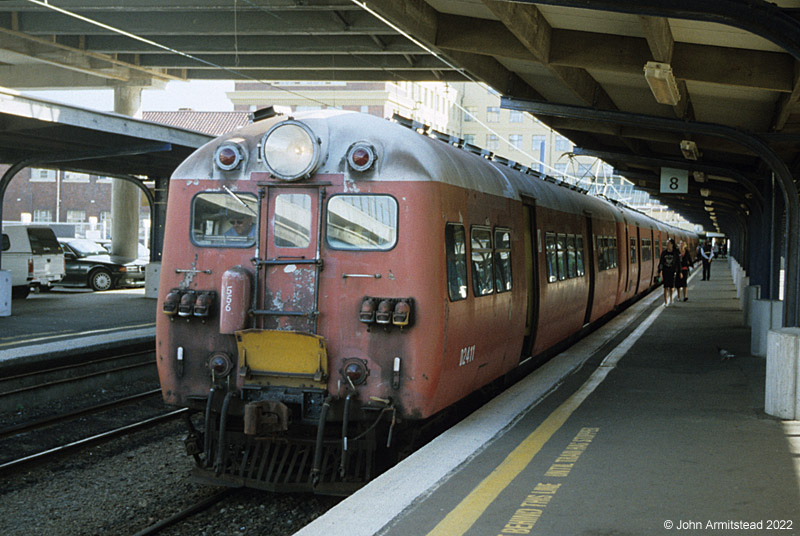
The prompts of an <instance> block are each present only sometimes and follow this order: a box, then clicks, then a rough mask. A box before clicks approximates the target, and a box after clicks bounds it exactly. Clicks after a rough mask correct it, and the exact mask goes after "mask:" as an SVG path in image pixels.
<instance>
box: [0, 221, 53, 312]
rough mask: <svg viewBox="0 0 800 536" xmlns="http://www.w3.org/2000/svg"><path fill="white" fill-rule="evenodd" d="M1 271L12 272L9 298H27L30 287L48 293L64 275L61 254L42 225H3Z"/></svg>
mask: <svg viewBox="0 0 800 536" xmlns="http://www.w3.org/2000/svg"><path fill="white" fill-rule="evenodd" d="M2 235H3V236H2V240H3V244H2V246H3V252H2V257H0V263H1V264H0V267H1V268H2V269H3V270H10V271H11V296H12V298H15V299H16V298H26V297H28V294H29V293H30V289H31V287H41V288H46V289H49V288H50V287H51V286H52V285H53V283H55V282H57V281H60V280H61V279H62V278H63V277H64V274H65V273H66V272H65V271H64V252H63V250H62V249H61V246H60V245H59V243H58V239H57V238H56V235H55V233H54V232H53V230H52V229H51V228H50V227H47V226H44V225H15V224H10V225H9V224H6V225H4V226H3V233H2Z"/></svg>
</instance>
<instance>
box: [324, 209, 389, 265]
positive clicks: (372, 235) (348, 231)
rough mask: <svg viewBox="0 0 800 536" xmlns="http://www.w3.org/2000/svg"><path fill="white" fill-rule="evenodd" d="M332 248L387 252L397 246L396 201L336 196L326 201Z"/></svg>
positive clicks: (328, 236)
mask: <svg viewBox="0 0 800 536" xmlns="http://www.w3.org/2000/svg"><path fill="white" fill-rule="evenodd" d="M327 223H328V225H327V239H328V245H329V246H330V247H331V248H332V249H347V250H361V251H364V250H371V251H386V250H389V249H392V248H393V247H394V246H395V244H396V243H397V201H396V200H395V198H393V197H391V196H388V195H335V196H333V197H331V199H330V201H328V219H327Z"/></svg>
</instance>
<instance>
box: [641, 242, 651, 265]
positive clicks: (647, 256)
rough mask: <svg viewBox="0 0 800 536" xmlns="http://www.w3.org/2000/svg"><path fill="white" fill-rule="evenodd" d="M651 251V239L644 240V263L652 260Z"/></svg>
mask: <svg viewBox="0 0 800 536" xmlns="http://www.w3.org/2000/svg"><path fill="white" fill-rule="evenodd" d="M651 249H652V246H651V240H650V239H649V238H642V262H647V261H649V260H650V259H651V258H652V255H651Z"/></svg>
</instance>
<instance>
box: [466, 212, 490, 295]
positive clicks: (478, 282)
mask: <svg viewBox="0 0 800 536" xmlns="http://www.w3.org/2000/svg"><path fill="white" fill-rule="evenodd" d="M471 239H472V240H471V246H472V292H474V293H475V295H476V296H486V295H487V294H491V293H492V292H494V282H493V280H492V278H493V275H492V232H491V231H490V230H489V229H486V228H483V227H473V229H472V235H471Z"/></svg>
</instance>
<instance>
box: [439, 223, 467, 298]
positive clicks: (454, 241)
mask: <svg viewBox="0 0 800 536" xmlns="http://www.w3.org/2000/svg"><path fill="white" fill-rule="evenodd" d="M444 244H445V248H446V251H445V259H446V262H447V293H448V295H449V296H450V301H459V300H463V299H466V297H467V234H466V232H465V231H464V226H463V225H458V224H456V223H448V224H447V225H446V226H445V228H444Z"/></svg>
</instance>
